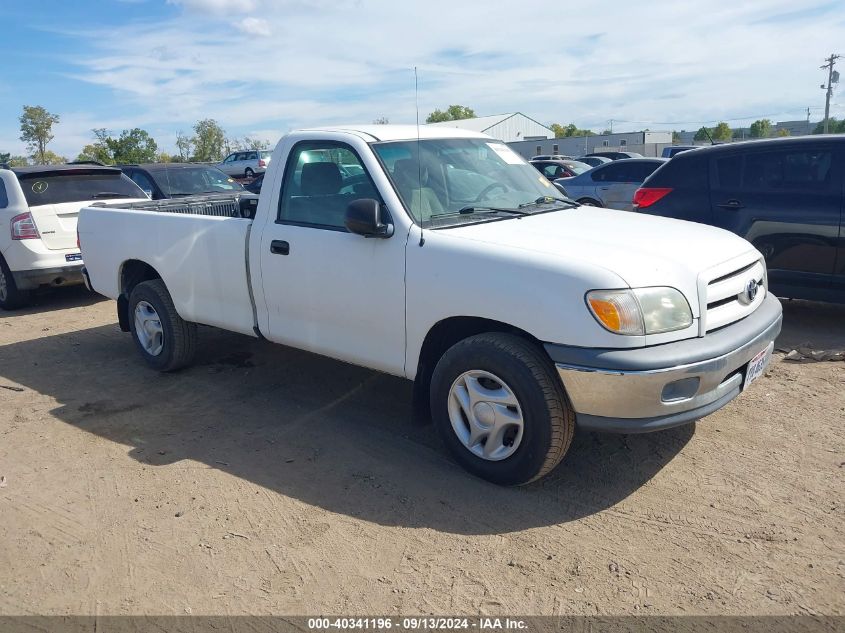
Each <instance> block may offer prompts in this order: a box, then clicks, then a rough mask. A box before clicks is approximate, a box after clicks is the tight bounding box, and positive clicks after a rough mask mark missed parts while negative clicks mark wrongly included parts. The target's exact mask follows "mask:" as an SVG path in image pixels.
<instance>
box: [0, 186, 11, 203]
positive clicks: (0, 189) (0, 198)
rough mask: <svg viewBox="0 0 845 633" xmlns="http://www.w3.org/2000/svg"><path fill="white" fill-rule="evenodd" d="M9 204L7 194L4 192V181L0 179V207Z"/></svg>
mask: <svg viewBox="0 0 845 633" xmlns="http://www.w3.org/2000/svg"><path fill="white" fill-rule="evenodd" d="M8 206H9V196H8V194H6V183H4V182H3V180H2V179H0V209H5V208H6V207H8Z"/></svg>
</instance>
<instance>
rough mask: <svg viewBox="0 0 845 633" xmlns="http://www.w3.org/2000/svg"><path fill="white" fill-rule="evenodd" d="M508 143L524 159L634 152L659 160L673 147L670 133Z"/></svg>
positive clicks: (628, 133) (617, 133)
mask: <svg viewBox="0 0 845 633" xmlns="http://www.w3.org/2000/svg"><path fill="white" fill-rule="evenodd" d="M553 137H554V135H552V138H550V139H542V140H538V141H531V139H526V140H524V141H520V142H516V143H514V142H511V143H508V145H510V147H511V149H512V150H514V151H515V152H516V153H517V154H519V155H521V156H523V157H524V158H531V157H532V156H537V155H539V154H564V155H566V156H583V155H584V154H590V153H592V152H626V151H627V152H637V153H639V154H642V155H643V156H660V155H661V153H662V152H663V148H664V147H668V146H669V145H671V144H672V132H666V131H661V132H651V131H642V132H616V133H613V134H594V135H593V136H568V137H564V138H553Z"/></svg>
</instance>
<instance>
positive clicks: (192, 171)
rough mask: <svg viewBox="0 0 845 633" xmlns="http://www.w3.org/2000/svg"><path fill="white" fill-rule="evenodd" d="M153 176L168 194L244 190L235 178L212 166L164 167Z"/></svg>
mask: <svg viewBox="0 0 845 633" xmlns="http://www.w3.org/2000/svg"><path fill="white" fill-rule="evenodd" d="M152 176H153V178H155V181H156V183H157V184H158V186H159V188H160V189H161V190H162V191H163V192H164V193H165V195H167V196H191V195H194V194H198V193H226V192H231V191H243V190H244V188H243V187H242V186H241V185H240V184H239V183H237V182H235V180H234V179H233V178H231V177H229V176H227V175H226V174H224V173H223V172H222V171H220V170H219V169H214V168H212V167H178V168H176V169H166V170H165V169H162V170H157V171H156V172H155V173H153V174H152Z"/></svg>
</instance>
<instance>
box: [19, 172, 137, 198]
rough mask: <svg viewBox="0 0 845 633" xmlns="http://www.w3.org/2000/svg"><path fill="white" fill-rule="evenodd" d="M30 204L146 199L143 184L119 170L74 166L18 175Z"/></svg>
mask: <svg viewBox="0 0 845 633" xmlns="http://www.w3.org/2000/svg"><path fill="white" fill-rule="evenodd" d="M18 180H19V181H20V184H21V189H23V195H24V197H25V198H26V201H27V204H29V206H31V207H37V206H39V205H42V204H61V203H63V202H82V201H83V200H109V199H115V198H146V197H147V196H146V194H145V193H144V192H143V191H141V189H140V187H138V185H136V184H135V183H134V182H132V181H131V180H130V179H129V178H128V177H127V176H124V175H123V174H122V173H121V172H119V171H117V170H109V171H103V170H100V171H98V170H93V169H79V170H76V169H73V170H64V171H55V172H42V173H31V174H18Z"/></svg>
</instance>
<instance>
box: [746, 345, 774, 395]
mask: <svg viewBox="0 0 845 633" xmlns="http://www.w3.org/2000/svg"><path fill="white" fill-rule="evenodd" d="M774 348H775V343H774V341H772V342H771V343H769V346H768V347H767V348H766V349H764V350H762V351H761V352H760V353H759V354H757V355H756V356H755V357H754V358H752V359H751V360H750V361H748V369H746V370H745V385H743V387H742V388H743V389H748V385H750V384H751V383H752V382H754V381H755V380H757V379H758V378H759V377H760V376H762V375H763V372H765V371H766V367H768V366H769V361H770V360H772V350H773V349H774Z"/></svg>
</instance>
